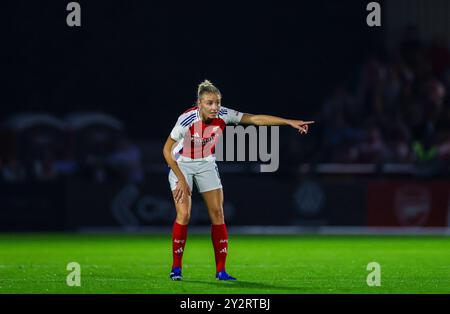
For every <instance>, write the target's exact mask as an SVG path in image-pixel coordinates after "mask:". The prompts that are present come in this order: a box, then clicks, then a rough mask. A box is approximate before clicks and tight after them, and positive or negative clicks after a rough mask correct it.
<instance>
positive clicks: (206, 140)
mask: <svg viewBox="0 0 450 314" xmlns="http://www.w3.org/2000/svg"><path fill="white" fill-rule="evenodd" d="M242 116H243V113H241V112H239V111H236V110H233V109H229V108H225V107H223V106H221V108H220V111H219V113H218V115H217V117H216V118H214V119H212V120H211V121H210V122H208V123H205V122H203V121H202V120H201V118H200V113H199V109H198V107H197V106H195V107H192V108H189V109H188V110H186V111H185V112H184V113H183V114H181V116H180V117H179V118H178V121H177V123H176V124H175V126H174V128H173V129H172V132H170V137H171V138H172V139H173V140H175V141H177V145H176V146H175V148H174V151H173V152H172V153H173V155H174V156H175V158H176V160H177V161H192V160H195V161H198V160H211V161H213V160H215V156H214V151H215V145H216V143H217V141H218V140H219V137H220V135H222V132H223V130H224V129H225V126H226V125H227V124H238V123H239V122H240V121H241V119H242Z"/></svg>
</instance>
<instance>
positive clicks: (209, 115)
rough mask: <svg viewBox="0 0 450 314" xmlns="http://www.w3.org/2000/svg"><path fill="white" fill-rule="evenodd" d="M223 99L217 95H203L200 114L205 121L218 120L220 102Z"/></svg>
mask: <svg viewBox="0 0 450 314" xmlns="http://www.w3.org/2000/svg"><path fill="white" fill-rule="evenodd" d="M221 100H222V97H221V96H220V95H219V94H215V93H205V94H203V95H202V97H201V98H200V100H199V102H198V107H199V108H200V113H201V115H202V116H203V118H204V119H207V120H209V119H214V118H217V115H218V114H219V110H220V102H221Z"/></svg>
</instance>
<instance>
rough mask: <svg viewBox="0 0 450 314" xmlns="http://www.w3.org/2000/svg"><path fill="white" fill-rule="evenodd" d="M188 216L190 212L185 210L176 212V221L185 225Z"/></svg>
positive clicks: (187, 221) (189, 216)
mask: <svg viewBox="0 0 450 314" xmlns="http://www.w3.org/2000/svg"><path fill="white" fill-rule="evenodd" d="M190 218H191V214H190V213H189V212H187V211H183V212H179V213H177V223H179V224H182V225H187V224H188V223H189V219H190Z"/></svg>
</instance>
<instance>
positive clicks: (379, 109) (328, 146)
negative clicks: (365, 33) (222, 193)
mask: <svg viewBox="0 0 450 314" xmlns="http://www.w3.org/2000/svg"><path fill="white" fill-rule="evenodd" d="M347 74H348V73H343V77H346V75H347ZM449 91H450V52H449V47H448V42H446V41H443V40H434V41H433V42H431V43H425V42H423V41H421V40H420V38H419V36H418V35H417V31H416V30H415V29H414V28H413V27H410V28H408V29H407V30H406V32H405V34H404V36H403V38H402V39H401V40H400V41H399V44H398V45H397V47H395V49H393V51H391V52H389V53H385V54H372V55H370V56H367V58H366V59H365V62H364V63H363V64H362V66H361V67H360V69H359V73H358V74H357V75H356V78H355V79H353V80H352V82H351V83H350V84H348V85H347V82H345V83H342V84H338V85H336V86H335V88H334V90H333V91H332V92H331V93H330V95H329V97H327V98H326V99H325V101H324V102H323V104H322V106H321V107H320V109H319V110H318V112H317V116H316V117H315V118H314V120H316V121H317V122H318V123H317V124H316V125H315V126H314V127H313V128H312V130H313V131H314V132H310V134H309V135H308V136H307V137H304V138H305V139H304V140H303V139H302V140H303V141H305V142H303V143H302V145H299V140H298V136H297V135H296V134H294V135H295V138H294V136H293V137H292V139H290V140H288V142H289V143H287V144H285V147H287V149H285V150H283V152H282V155H283V157H282V158H284V159H285V162H283V161H282V163H284V164H289V165H291V166H292V165H294V166H296V165H298V164H299V163H303V162H313V163H415V164H433V163H434V164H446V165H448V164H449V163H450V97H449V94H450V93H449ZM291 133H292V132H291ZM292 134H293V133H292ZM0 141H1V154H0V181H7V182H18V181H19V182H20V181H25V180H53V179H56V178H60V177H61V176H80V177H84V178H90V179H92V180H96V181H99V182H102V181H105V180H109V179H111V178H120V179H125V180H129V181H133V182H139V181H142V180H143V179H144V176H145V168H146V167H147V166H148V165H149V164H152V163H154V164H161V163H162V162H163V160H162V157H161V154H160V150H161V147H160V146H161V145H160V144H159V141H158V144H157V145H153V146H151V145H150V146H149V145H147V146H148V147H147V149H143V147H142V146H139V145H137V144H136V143H135V142H134V141H133V140H131V139H130V138H128V137H127V136H126V134H125V132H124V126H123V123H122V122H121V121H120V120H117V119H116V118H114V117H111V116H108V115H106V114H103V113H81V114H70V115H67V117H65V118H64V119H57V118H55V117H52V116H51V115H47V114H17V115H15V116H12V117H9V118H7V119H5V120H4V121H2V122H1V132H0ZM281 144H282V149H283V143H281Z"/></svg>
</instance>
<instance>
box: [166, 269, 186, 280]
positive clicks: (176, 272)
mask: <svg viewBox="0 0 450 314" xmlns="http://www.w3.org/2000/svg"><path fill="white" fill-rule="evenodd" d="M169 277H170V279H172V280H183V275H181V268H180V267H174V268H173V269H172V271H171V272H170V276H169Z"/></svg>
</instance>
